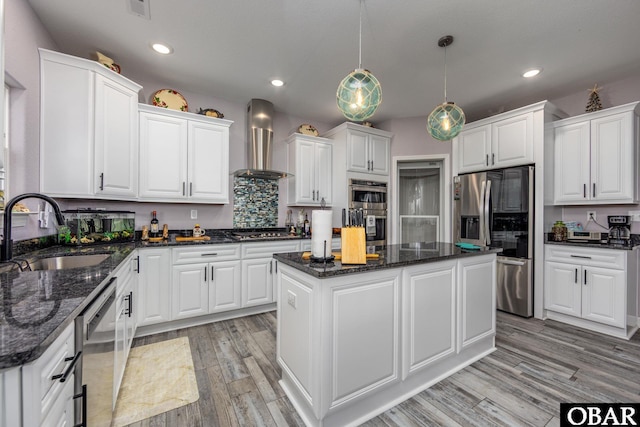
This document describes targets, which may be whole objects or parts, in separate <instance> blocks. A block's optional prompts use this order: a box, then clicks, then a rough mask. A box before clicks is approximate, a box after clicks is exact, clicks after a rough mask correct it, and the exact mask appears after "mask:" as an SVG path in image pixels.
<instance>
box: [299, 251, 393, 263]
mask: <svg viewBox="0 0 640 427" xmlns="http://www.w3.org/2000/svg"><path fill="white" fill-rule="evenodd" d="M331 255H333V256H334V259H335V260H336V261H340V260H342V253H340V252H331ZM309 258H311V252H303V253H302V259H309ZM378 258H380V254H367V259H378Z"/></svg>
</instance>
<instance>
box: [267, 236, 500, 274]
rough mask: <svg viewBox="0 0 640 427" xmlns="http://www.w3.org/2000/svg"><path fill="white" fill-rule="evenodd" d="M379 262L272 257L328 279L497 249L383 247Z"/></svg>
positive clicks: (415, 245) (297, 254)
mask: <svg viewBox="0 0 640 427" xmlns="http://www.w3.org/2000/svg"><path fill="white" fill-rule="evenodd" d="M377 249H378V250H376V253H378V254H380V258H379V259H369V260H367V264H366V265H365V264H362V265H343V264H342V263H341V262H340V261H335V262H334V263H333V264H327V265H324V264H315V263H314V264H312V263H311V261H310V260H308V259H307V260H303V259H302V252H292V253H286V254H275V255H274V258H275V259H276V260H278V261H280V262H282V263H283V264H286V265H288V266H291V267H293V268H296V269H298V270H300V271H302V272H305V273H307V274H309V275H311V276H313V277H317V278H328V277H334V276H339V275H343V274H353V273H364V272H370V271H376V270H382V269H389V268H398V267H404V266H408V265H414V264H423V263H428V262H437V261H444V260H447V259H453V258H461V257H468V256H476V255H484V254H488V253H496V254H497V253H500V252H502V249H500V248H489V247H482V248H480V249H476V250H466V249H461V248H459V247H457V246H455V245H454V244H453V243H439V242H430V243H410V244H400V245H386V246H379V247H377Z"/></svg>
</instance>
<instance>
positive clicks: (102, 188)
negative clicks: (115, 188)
mask: <svg viewBox="0 0 640 427" xmlns="http://www.w3.org/2000/svg"><path fill="white" fill-rule="evenodd" d="M594 185H595V184H594ZM102 190H104V172H103V173H101V174H100V191H102Z"/></svg>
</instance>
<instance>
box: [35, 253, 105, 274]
mask: <svg viewBox="0 0 640 427" xmlns="http://www.w3.org/2000/svg"><path fill="white" fill-rule="evenodd" d="M110 256H111V254H91V255H68V256H56V257H50V258H41V259H38V260H36V261H33V262H32V263H30V266H31V270H66V269H69V268H81V267H92V266H94V265H98V264H100V263H101V262H102V261H105V260H106V259H107V258H109V257H110Z"/></svg>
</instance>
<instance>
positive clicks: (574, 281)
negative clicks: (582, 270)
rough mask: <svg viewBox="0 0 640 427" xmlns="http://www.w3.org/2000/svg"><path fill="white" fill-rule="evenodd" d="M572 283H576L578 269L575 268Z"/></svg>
mask: <svg viewBox="0 0 640 427" xmlns="http://www.w3.org/2000/svg"><path fill="white" fill-rule="evenodd" d="M573 283H578V269H577V268H576V274H575V276H574V277H573Z"/></svg>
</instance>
